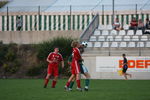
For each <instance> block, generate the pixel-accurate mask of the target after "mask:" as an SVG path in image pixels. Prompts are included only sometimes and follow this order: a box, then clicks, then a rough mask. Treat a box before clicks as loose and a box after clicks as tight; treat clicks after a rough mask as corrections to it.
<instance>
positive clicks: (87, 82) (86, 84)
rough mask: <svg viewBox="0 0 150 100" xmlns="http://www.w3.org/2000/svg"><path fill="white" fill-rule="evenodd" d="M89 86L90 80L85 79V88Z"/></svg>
mask: <svg viewBox="0 0 150 100" xmlns="http://www.w3.org/2000/svg"><path fill="white" fill-rule="evenodd" d="M89 84H90V80H89V79H86V80H85V86H86V87H88V86H89Z"/></svg>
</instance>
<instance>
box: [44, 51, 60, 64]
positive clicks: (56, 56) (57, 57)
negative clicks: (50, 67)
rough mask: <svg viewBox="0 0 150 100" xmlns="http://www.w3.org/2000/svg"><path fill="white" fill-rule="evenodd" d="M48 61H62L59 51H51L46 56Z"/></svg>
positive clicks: (55, 62)
mask: <svg viewBox="0 0 150 100" xmlns="http://www.w3.org/2000/svg"><path fill="white" fill-rule="evenodd" d="M47 58H48V59H49V60H50V61H54V62H53V63H52V64H59V62H61V61H63V57H62V55H61V54H60V53H55V52H52V53H50V54H49V55H48V57H47Z"/></svg>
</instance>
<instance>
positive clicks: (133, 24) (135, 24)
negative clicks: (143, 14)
mask: <svg viewBox="0 0 150 100" xmlns="http://www.w3.org/2000/svg"><path fill="white" fill-rule="evenodd" d="M130 24H131V26H137V25H138V23H137V22H136V21H131V23H130Z"/></svg>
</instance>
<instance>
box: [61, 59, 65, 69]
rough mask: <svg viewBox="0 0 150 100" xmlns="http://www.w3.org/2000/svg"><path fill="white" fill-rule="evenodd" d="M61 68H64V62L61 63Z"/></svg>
mask: <svg viewBox="0 0 150 100" xmlns="http://www.w3.org/2000/svg"><path fill="white" fill-rule="evenodd" d="M61 66H62V68H64V61H63V60H62V61H61Z"/></svg>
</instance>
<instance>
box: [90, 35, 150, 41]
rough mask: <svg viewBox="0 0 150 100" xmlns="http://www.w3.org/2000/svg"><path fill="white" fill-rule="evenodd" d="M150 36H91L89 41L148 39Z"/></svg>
mask: <svg viewBox="0 0 150 100" xmlns="http://www.w3.org/2000/svg"><path fill="white" fill-rule="evenodd" d="M148 40H150V39H149V36H147V35H142V36H127V35H126V36H90V39H89V41H93V42H96V41H101V42H103V41H148Z"/></svg>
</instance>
